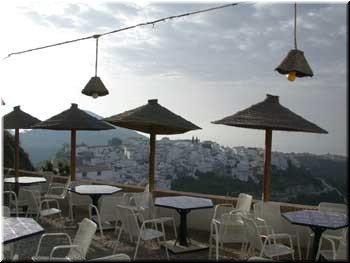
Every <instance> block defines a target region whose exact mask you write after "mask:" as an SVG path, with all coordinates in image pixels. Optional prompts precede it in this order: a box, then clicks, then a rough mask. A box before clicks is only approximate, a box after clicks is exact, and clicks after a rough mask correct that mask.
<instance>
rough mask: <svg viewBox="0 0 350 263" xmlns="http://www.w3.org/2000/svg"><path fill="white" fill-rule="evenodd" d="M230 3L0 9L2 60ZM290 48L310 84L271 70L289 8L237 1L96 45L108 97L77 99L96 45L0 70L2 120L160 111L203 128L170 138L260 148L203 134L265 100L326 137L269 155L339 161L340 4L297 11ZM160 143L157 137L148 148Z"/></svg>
mask: <svg viewBox="0 0 350 263" xmlns="http://www.w3.org/2000/svg"><path fill="white" fill-rule="evenodd" d="M224 3H229V2H212V1H210V2H208V1H201V2H200V3H199V2H197V3H196V2H189V1H174V2H169V1H166V2H145V1H138V2H131V1H112V0H110V1H104V0H102V1H87V0H81V1H72V0H70V1H31V0H30V1H29V0H26V1H24V0H23V1H16V0H11V1H10V0H7V1H1V8H0V33H1V45H0V59H2V58H4V57H6V56H7V55H8V54H9V53H12V52H16V51H21V50H26V49H30V48H34V47H39V46H43V45H48V44H53V43H56V42H61V41H66V40H71V39H75V38H80V37H85V36H90V35H93V34H97V33H103V32H107V31H111V30H114V29H118V28H122V27H126V26H131V25H135V24H138V23H141V22H147V21H152V20H155V19H158V18H163V17H167V16H171V15H178V14H182V13H187V12H193V11H197V10H200V9H206V8H210V7H214V6H219V5H222V4H224ZM297 8H298V9H297V10H298V11H297V15H298V16H297V40H298V48H299V49H301V50H303V51H304V54H305V57H306V59H307V60H308V62H309V64H310V66H311V68H312V70H313V72H314V76H313V77H312V78H310V77H305V78H298V79H296V80H295V81H294V82H290V81H288V80H287V78H286V76H284V75H280V74H279V73H277V72H276V71H274V69H275V68H276V66H277V65H278V64H279V63H280V62H281V61H282V59H283V58H284V57H285V56H286V54H287V53H288V51H289V50H290V49H293V48H294V40H293V23H294V5H293V4H292V3H290V2H289V3H286V2H244V3H243V2H240V3H239V4H238V5H237V6H234V7H228V8H225V9H220V10H216V11H211V12H206V13H201V14H196V15H192V16H187V17H184V18H179V19H173V20H171V21H166V22H161V23H157V24H155V25H154V26H152V25H149V26H144V27H138V28H135V29H131V30H127V31H123V32H120V33H116V34H111V35H107V36H104V37H102V38H100V39H99V60H98V76H99V77H100V78H101V79H102V81H103V82H104V84H105V86H106V88H107V89H108V90H109V93H110V94H109V95H107V96H104V97H100V98H97V99H93V98H92V97H88V96H85V95H83V94H82V93H81V90H82V89H83V88H84V86H85V85H86V83H87V82H88V81H89V79H90V78H91V77H92V76H93V75H94V65H95V40H93V39H89V40H84V41H80V42H76V43H72V44H67V45H62V46H58V47H52V48H48V49H43V50H39V51H33V52H29V53H25V54H20V55H13V56H11V57H9V58H7V59H2V60H0V83H1V98H2V99H3V100H4V101H5V103H6V105H4V106H1V115H2V116H3V115H4V114H6V113H8V112H10V111H12V109H13V107H14V106H17V105H20V106H21V109H22V110H23V111H25V112H27V113H29V114H31V115H33V116H35V117H37V118H39V119H41V120H46V119H48V118H50V117H51V116H53V115H55V114H58V113H60V112H62V111H64V110H66V109H68V108H69V107H70V105H71V103H77V104H78V105H79V108H81V109H84V110H89V111H92V112H94V113H96V114H98V115H100V116H103V117H109V116H112V115H115V114H118V113H121V112H124V111H126V110H129V109H133V108H135V107H138V106H141V105H144V104H146V103H147V101H148V99H158V102H159V103H160V104H161V105H162V106H164V107H166V108H168V109H169V110H171V111H173V112H174V113H176V114H178V115H180V116H182V117H184V118H185V119H187V120H189V121H191V122H193V123H195V124H196V125H198V126H200V127H201V128H202V129H201V130H197V131H192V132H188V133H185V134H181V135H174V136H169V137H170V139H182V138H183V139H191V138H192V136H195V137H198V138H199V139H200V140H201V141H204V140H211V141H215V142H218V143H219V144H221V145H224V146H246V147H261V148H263V147H264V140H265V133H264V131H263V130H252V129H245V128H238V127H230V126H224V125H216V124H212V123H211V122H212V121H215V120H219V119H222V118H223V117H226V116H229V115H232V114H234V113H236V112H237V111H239V110H242V109H245V108H247V107H249V106H251V105H253V104H256V103H258V102H261V101H263V100H264V99H265V97H266V94H272V95H277V96H279V100H280V103H281V104H282V105H283V106H285V107H287V108H289V109H290V110H292V111H293V112H295V113H297V114H298V115H301V116H303V117H304V118H305V119H307V120H309V121H311V122H313V123H315V124H317V125H318V126H320V127H322V128H323V129H325V130H327V131H328V132H329V133H328V134H311V133H298V132H283V131H274V132H273V139H272V150H273V151H282V152H310V153H315V154H326V153H332V154H340V155H346V156H347V132H348V123H347V119H348V118H347V103H348V101H347V81H346V80H347V75H346V73H347V72H346V70H347V61H346V57H347V48H346V43H347V27H346V21H347V13H346V8H347V7H346V3H345V1H344V2H318V3H316V2H307V3H306V2H298V4H297ZM162 137H163V136H157V139H159V138H162Z"/></svg>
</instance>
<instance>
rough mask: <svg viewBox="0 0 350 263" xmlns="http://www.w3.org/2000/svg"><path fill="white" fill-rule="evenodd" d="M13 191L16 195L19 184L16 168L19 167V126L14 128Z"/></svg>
mask: <svg viewBox="0 0 350 263" xmlns="http://www.w3.org/2000/svg"><path fill="white" fill-rule="evenodd" d="M15 145H16V147H15V191H16V194H17V195H18V191H19V184H18V168H19V128H16V129H15Z"/></svg>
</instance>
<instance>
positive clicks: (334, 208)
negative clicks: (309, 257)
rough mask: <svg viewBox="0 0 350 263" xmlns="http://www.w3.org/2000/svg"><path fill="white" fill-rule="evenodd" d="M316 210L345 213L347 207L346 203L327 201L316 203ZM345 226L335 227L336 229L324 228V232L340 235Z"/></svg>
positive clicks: (343, 231)
mask: <svg viewBox="0 0 350 263" xmlns="http://www.w3.org/2000/svg"><path fill="white" fill-rule="evenodd" d="M318 210H319V211H322V212H335V213H340V214H347V212H348V208H347V205H346V204H341V203H328V202H321V203H319V204H318ZM346 231H347V230H346V228H342V229H337V230H330V229H328V230H326V231H325V234H330V235H336V236H342V235H343V234H344V233H345V232H346Z"/></svg>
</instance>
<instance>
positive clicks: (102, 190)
mask: <svg viewBox="0 0 350 263" xmlns="http://www.w3.org/2000/svg"><path fill="white" fill-rule="evenodd" d="M68 190H69V191H71V192H74V193H77V194H81V195H111V194H114V193H117V192H119V191H122V190H123V189H122V188H119V187H115V186H111V185H91V184H87V185H78V186H74V187H70V188H69V189H68Z"/></svg>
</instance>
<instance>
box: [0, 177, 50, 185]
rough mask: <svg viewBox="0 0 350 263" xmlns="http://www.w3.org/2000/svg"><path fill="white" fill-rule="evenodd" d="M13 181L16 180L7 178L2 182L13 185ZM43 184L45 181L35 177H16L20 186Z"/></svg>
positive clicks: (42, 178)
mask: <svg viewBox="0 0 350 263" xmlns="http://www.w3.org/2000/svg"><path fill="white" fill-rule="evenodd" d="M15 180H16V179H15V177H8V178H5V179H4V182H5V183H8V184H14V183H15ZM45 182H46V179H45V178H44V177H35V176H20V177H18V183H19V184H22V185H29V184H38V183H45Z"/></svg>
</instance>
